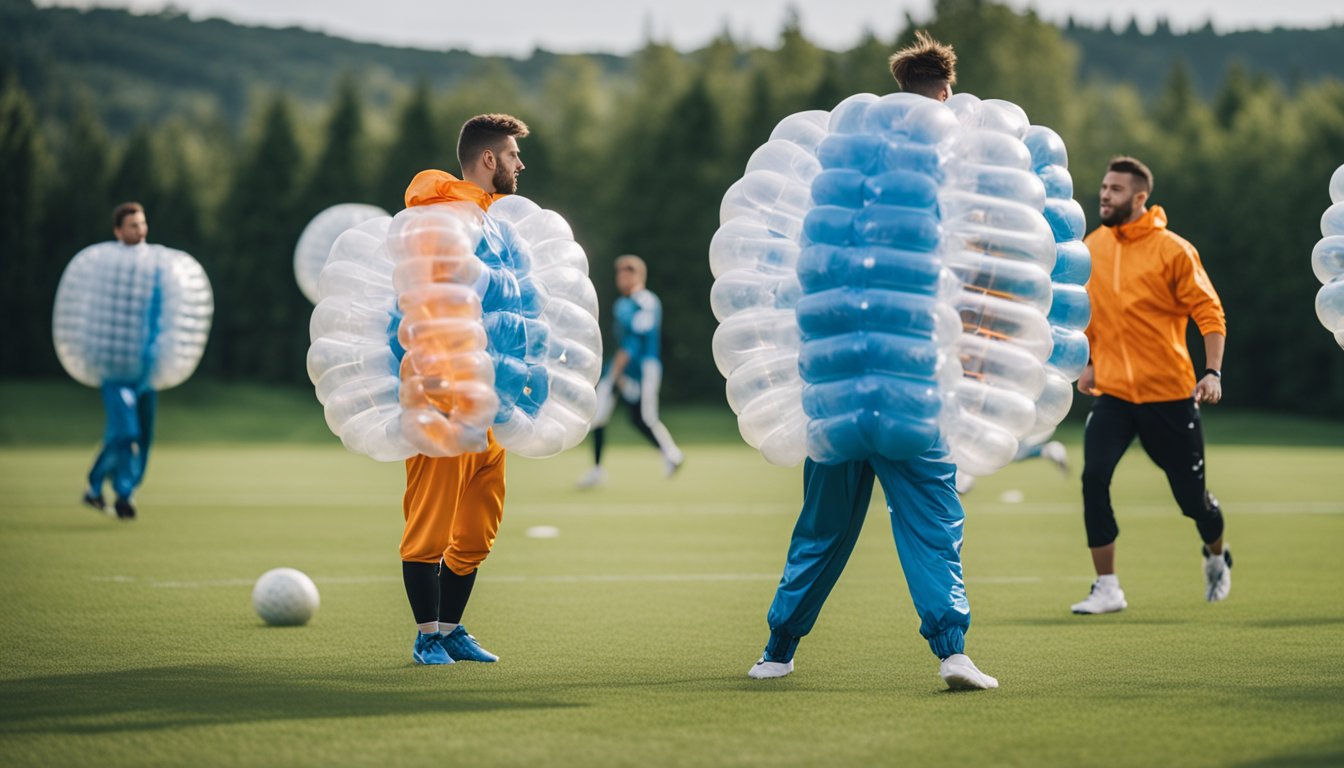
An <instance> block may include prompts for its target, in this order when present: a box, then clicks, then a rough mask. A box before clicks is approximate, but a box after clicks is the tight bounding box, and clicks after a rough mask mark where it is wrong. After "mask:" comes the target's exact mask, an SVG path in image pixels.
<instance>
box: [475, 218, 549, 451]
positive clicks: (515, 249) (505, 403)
mask: <svg viewBox="0 0 1344 768" xmlns="http://www.w3.org/2000/svg"><path fill="white" fill-rule="evenodd" d="M482 229H483V237H481V240H480V243H479V244H477V246H476V256H477V258H479V259H480V260H481V262H482V263H483V264H484V265H485V270H484V271H483V273H482V276H481V279H480V280H479V281H478V282H477V284H476V291H477V293H479V294H480V296H481V312H482V322H483V323H484V325H485V332H486V336H487V338H488V339H489V347H488V351H489V353H490V358H491V360H493V361H494V365H495V392H496V394H498V395H499V413H498V414H497V415H496V417H495V423H496V424H498V423H501V422H504V421H507V420H508V419H510V418H512V416H513V409H514V408H515V407H516V408H518V409H519V410H521V411H522V412H523V413H525V414H527V415H528V416H532V417H535V416H536V415H537V411H539V410H540V409H541V406H542V404H543V403H545V402H546V397H547V394H548V393H549V391H550V387H549V378H548V375H547V373H546V368H545V366H544V365H542V360H543V359H544V357H545V353H546V349H547V346H548V344H549V330H548V329H547V327H546V325H545V323H542V322H540V321H539V320H538V319H537V318H538V317H539V315H540V313H541V309H542V307H541V300H540V296H539V294H538V290H537V287H536V285H535V284H534V283H533V282H532V280H531V278H530V274H529V273H530V272H531V269H532V257H531V253H530V252H529V250H528V246H527V244H526V243H524V242H523V241H522V240H521V239H520V238H519V237H518V236H517V233H516V232H515V231H514V229H513V226H512V225H511V224H509V223H508V222H505V221H499V220H497V219H493V218H491V217H489V216H487V217H485V219H484V222H483V227H482Z"/></svg>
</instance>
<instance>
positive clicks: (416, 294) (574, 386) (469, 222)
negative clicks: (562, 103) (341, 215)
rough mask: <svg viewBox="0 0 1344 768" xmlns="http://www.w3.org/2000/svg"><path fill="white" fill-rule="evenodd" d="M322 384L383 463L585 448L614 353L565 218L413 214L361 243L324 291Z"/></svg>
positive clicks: (344, 435) (331, 422) (362, 234)
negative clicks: (494, 444) (604, 367)
mask: <svg viewBox="0 0 1344 768" xmlns="http://www.w3.org/2000/svg"><path fill="white" fill-rule="evenodd" d="M318 295H319V296H320V301H319V302H318V304H317V307H316V308H315V309H314V310H313V317H312V322H311V324H310V326H309V333H310V336H311V338H312V346H311V347H310V348H309V351H308V374H309V376H310V378H311V379H312V381H313V383H314V385H315V386H316V387H317V397H318V400H320V401H321V402H322V403H323V405H324V406H325V411H326V418H327V425H328V426H329V427H331V430H332V432H334V433H335V434H337V435H338V436H340V438H341V441H342V442H343V443H344V444H345V446H346V447H347V448H348V449H350V450H352V451H355V452H357V453H363V454H366V455H368V456H371V457H373V458H375V459H378V460H380V461H396V460H399V459H404V458H407V457H409V456H412V455H415V454H417V453H420V454H425V455H427V456H455V455H459V454H462V453H471V452H475V451H481V450H484V449H485V448H486V445H487V436H486V431H487V430H489V429H492V428H493V430H494V434H495V438H496V439H497V440H498V441H499V443H500V445H502V446H504V447H505V448H507V449H509V450H512V451H516V452H517V453H519V454H520V455H523V456H529V457H544V456H550V455H553V454H555V453H558V452H560V451H563V450H565V449H567V448H571V447H573V446H574V445H577V444H578V443H579V442H580V441H581V440H583V438H584V436H585V435H586V434H587V431H588V425H589V423H590V422H591V421H592V418H593V415H594V413H595V411H596V408H597V398H596V392H595V385H596V383H597V379H598V375H599V374H600V372H601V364H602V363H601V361H602V346H601V345H602V341H601V332H600V329H599V328H598V323H597V311H598V310H597V293H596V291H595V290H594V289H593V285H592V283H591V282H590V281H589V279H588V260H587V257H586V256H585V254H584V252H583V249H582V248H581V247H580V246H579V245H578V243H576V242H574V236H573V233H572V232H571V231H570V228H569V225H568V224H566V223H565V220H564V219H563V218H561V217H560V216H559V214H556V213H555V212H554V211H549V210H543V209H541V208H540V207H538V206H537V205H536V204H535V203H533V202H532V201H530V200H528V199H527V198H524V197H521V196H518V195H511V196H509V197H506V198H503V199H501V200H499V201H498V202H496V203H495V204H494V205H493V206H492V207H491V210H490V212H489V213H483V212H482V211H481V209H480V208H479V207H477V206H476V205H474V204H471V203H465V202H455V203H439V204H435V205H426V206H418V207H413V208H407V209H405V210H403V211H401V212H400V213H398V214H397V215H396V216H395V217H393V218H390V219H389V218H386V217H382V218H376V219H371V220H369V221H367V222H365V223H363V224H361V225H359V226H358V227H355V228H353V229H350V230H347V231H346V232H344V233H343V234H342V235H341V236H340V237H338V238H337V240H336V243H335V245H333V246H332V249H331V256H330V258H329V259H328V261H327V265H326V266H325V267H324V268H323V270H322V274H321V277H320V278H319V280H318Z"/></svg>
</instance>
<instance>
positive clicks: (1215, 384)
mask: <svg viewBox="0 0 1344 768" xmlns="http://www.w3.org/2000/svg"><path fill="white" fill-rule="evenodd" d="M1080 381H1081V380H1080ZM1191 394H1192V395H1193V397H1194V398H1195V402H1196V403H1208V404H1209V405H1217V404H1218V401H1219V400H1222V399H1223V382H1222V380H1221V379H1219V378H1218V377H1217V376H1214V375H1213V374H1212V373H1206V374H1204V378H1202V379H1200V380H1199V383H1198V384H1196V385H1195V391H1194V392H1192V393H1191Z"/></svg>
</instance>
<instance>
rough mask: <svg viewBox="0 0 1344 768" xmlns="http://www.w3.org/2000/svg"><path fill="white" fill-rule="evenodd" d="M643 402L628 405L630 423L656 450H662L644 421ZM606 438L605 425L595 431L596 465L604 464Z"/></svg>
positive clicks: (594, 450)
mask: <svg viewBox="0 0 1344 768" xmlns="http://www.w3.org/2000/svg"><path fill="white" fill-rule="evenodd" d="M643 402H644V401H643V400H636V401H634V402H633V403H629V402H628V403H626V405H627V406H629V408H630V423H632V424H634V425H635V429H636V430H637V431H638V432H639V434H641V435H643V436H644V439H645V440H648V441H649V442H650V443H652V444H653V447H654V448H661V447H662V446H660V445H658V438H657V437H656V436H654V434H653V430H652V429H651V428H650V427H649V424H648V422H646V421H644V415H643V413H642V412H641V411H640V409H639V408H640V405H641V404H642V403H643ZM606 438H607V427H606V425H605V424H604V425H602V426H600V427H598V428H597V429H594V430H593V463H595V464H601V463H602V447H603V445H604V444H605V443H606Z"/></svg>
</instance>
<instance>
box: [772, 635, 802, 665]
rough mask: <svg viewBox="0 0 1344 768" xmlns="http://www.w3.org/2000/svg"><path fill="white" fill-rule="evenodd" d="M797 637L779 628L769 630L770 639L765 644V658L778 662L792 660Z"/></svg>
mask: <svg viewBox="0 0 1344 768" xmlns="http://www.w3.org/2000/svg"><path fill="white" fill-rule="evenodd" d="M799 639H800V638H797V637H794V636H793V635H789V634H785V633H784V632H780V631H779V630H771V632H770V641H769V642H768V643H766V644H765V660H766V661H774V662H778V663H780V664H787V663H788V662H790V661H792V660H793V652H794V651H795V650H797V649H798V640H799Z"/></svg>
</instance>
